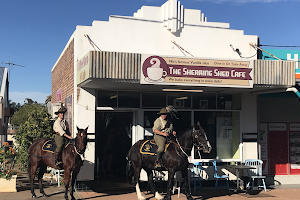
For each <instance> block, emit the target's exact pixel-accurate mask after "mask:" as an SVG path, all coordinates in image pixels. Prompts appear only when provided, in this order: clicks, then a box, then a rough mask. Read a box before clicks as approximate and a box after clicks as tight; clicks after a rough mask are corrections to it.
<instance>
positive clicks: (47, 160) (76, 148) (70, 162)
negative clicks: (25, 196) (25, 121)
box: [28, 127, 88, 200]
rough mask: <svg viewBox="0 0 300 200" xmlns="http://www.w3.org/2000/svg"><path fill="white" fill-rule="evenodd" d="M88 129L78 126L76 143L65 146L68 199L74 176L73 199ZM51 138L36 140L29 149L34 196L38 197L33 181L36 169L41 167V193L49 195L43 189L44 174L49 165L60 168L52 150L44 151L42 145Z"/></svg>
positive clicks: (65, 175)
mask: <svg viewBox="0 0 300 200" xmlns="http://www.w3.org/2000/svg"><path fill="white" fill-rule="evenodd" d="M87 129H88V127H87V128H86V129H79V128H78V127H77V131H78V132H77V136H76V138H75V144H69V145H68V146H67V147H65V148H64V149H63V151H62V155H61V157H62V161H63V169H64V179H65V199H66V200H67V199H68V188H69V183H70V178H71V177H72V181H71V191H70V196H71V198H72V200H73V199H75V198H74V196H73V192H74V182H75V180H76V178H77V175H78V173H79V171H80V167H81V166H82V163H83V161H82V159H81V156H82V155H83V154H84V152H85V149H86V145H87ZM47 140H49V139H46V138H42V139H37V140H35V141H34V142H33V143H32V144H31V145H30V147H29V149H28V153H29V156H28V175H29V181H30V186H31V194H32V198H36V197H37V196H36V195H35V193H34V188H33V181H34V178H35V174H36V170H37V168H39V173H38V181H39V188H40V192H41V194H43V196H46V197H47V196H48V195H46V194H45V192H44V189H43V184H42V181H43V175H44V173H45V171H46V169H47V166H50V167H52V168H55V169H60V167H58V166H56V165H55V159H54V155H53V153H51V152H47V151H43V150H42V146H43V144H44V143H45V142H46V141H47Z"/></svg>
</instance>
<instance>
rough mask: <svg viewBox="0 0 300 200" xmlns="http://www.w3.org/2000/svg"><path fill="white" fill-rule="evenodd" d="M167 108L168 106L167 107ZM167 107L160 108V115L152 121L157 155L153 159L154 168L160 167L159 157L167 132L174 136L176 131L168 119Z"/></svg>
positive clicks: (160, 156) (162, 151)
mask: <svg viewBox="0 0 300 200" xmlns="http://www.w3.org/2000/svg"><path fill="white" fill-rule="evenodd" d="M167 108H168V107H167ZM167 108H162V109H161V110H160V112H159V113H157V114H159V115H160V116H159V117H158V118H157V119H156V120H155V121H154V125H153V128H152V130H153V132H154V141H155V143H156V145H157V147H158V148H157V151H156V152H157V157H156V161H155V168H156V169H158V168H161V167H162V165H161V159H162V155H163V153H164V149H165V144H166V140H167V136H168V135H169V134H173V135H174V136H176V132H175V131H174V126H173V124H172V122H171V119H170V112H169V111H168V109H167Z"/></svg>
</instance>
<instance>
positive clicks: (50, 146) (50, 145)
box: [42, 138, 70, 153]
mask: <svg viewBox="0 0 300 200" xmlns="http://www.w3.org/2000/svg"><path fill="white" fill-rule="evenodd" d="M69 144H70V141H69V142H67V143H65V146H64V148H67V146H68V145H69ZM55 149H56V143H55V141H54V138H52V139H49V140H47V141H46V142H45V143H44V144H43V146H42V151H47V152H51V153H54V152H55Z"/></svg>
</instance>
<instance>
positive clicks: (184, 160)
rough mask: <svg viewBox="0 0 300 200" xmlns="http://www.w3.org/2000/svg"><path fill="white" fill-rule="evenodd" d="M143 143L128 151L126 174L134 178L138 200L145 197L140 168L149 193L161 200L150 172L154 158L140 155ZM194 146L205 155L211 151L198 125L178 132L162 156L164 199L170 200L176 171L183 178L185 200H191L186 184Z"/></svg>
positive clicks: (140, 142)
mask: <svg viewBox="0 0 300 200" xmlns="http://www.w3.org/2000/svg"><path fill="white" fill-rule="evenodd" d="M144 142H145V140H139V141H137V142H136V143H135V144H134V145H133V146H132V147H131V149H130V150H129V152H128V158H129V160H130V162H129V163H130V164H129V166H128V168H127V170H128V171H127V173H128V175H129V176H130V175H133V176H134V183H135V185H136V192H137V196H138V199H139V200H142V199H145V197H144V196H142V194H141V191H140V188H139V182H138V181H139V178H140V172H141V169H142V168H143V169H144V170H145V171H146V173H147V175H148V183H149V185H150V187H151V191H152V192H153V193H154V194H155V198H156V199H162V198H163V197H162V196H161V195H160V194H159V193H158V192H157V191H156V189H155V187H154V184H153V173H152V170H153V169H154V166H155V160H156V156H152V155H147V154H141V153H140V149H141V145H142V144H143V143H144ZM194 145H195V146H196V147H198V149H199V148H200V146H201V147H202V148H203V151H204V152H205V153H209V152H210V151H211V146H210V144H209V141H208V140H207V137H206V133H205V131H204V130H203V128H202V127H201V126H200V123H198V124H197V125H195V126H193V127H190V128H188V129H187V130H185V131H183V132H178V133H177V139H176V142H171V143H170V145H169V147H168V149H167V151H166V152H165V153H164V154H163V165H164V167H165V168H166V170H167V171H168V186H167V195H166V196H165V197H164V199H167V200H171V186H172V184H173V179H174V174H175V172H177V171H181V173H182V176H183V178H184V187H185V193H186V196H187V199H189V200H192V199H193V197H192V194H191V189H190V185H189V182H188V165H189V162H188V155H190V153H191V150H192V148H193V146H194ZM132 168H133V169H132Z"/></svg>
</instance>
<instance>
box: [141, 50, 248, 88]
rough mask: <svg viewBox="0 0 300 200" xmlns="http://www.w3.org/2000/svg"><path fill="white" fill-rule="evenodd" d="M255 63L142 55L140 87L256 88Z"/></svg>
mask: <svg viewBox="0 0 300 200" xmlns="http://www.w3.org/2000/svg"><path fill="white" fill-rule="evenodd" d="M252 69H253V62H251V61H236V60H211V59H191V58H172V57H160V56H149V55H142V69H141V81H140V83H141V84H159V85H190V86H213V87H243V88H253V80H252V76H253V70H252Z"/></svg>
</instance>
